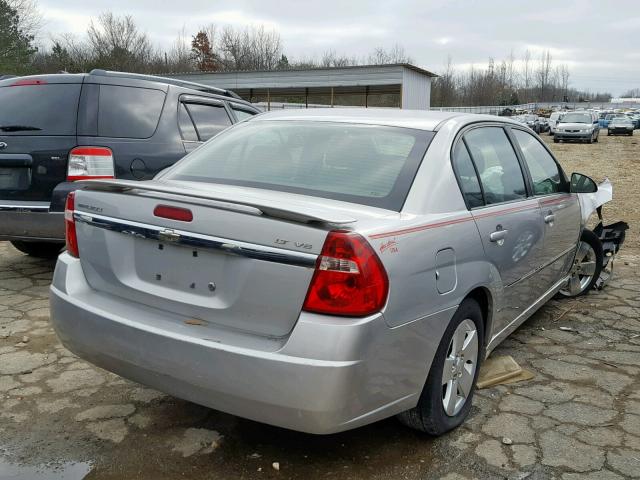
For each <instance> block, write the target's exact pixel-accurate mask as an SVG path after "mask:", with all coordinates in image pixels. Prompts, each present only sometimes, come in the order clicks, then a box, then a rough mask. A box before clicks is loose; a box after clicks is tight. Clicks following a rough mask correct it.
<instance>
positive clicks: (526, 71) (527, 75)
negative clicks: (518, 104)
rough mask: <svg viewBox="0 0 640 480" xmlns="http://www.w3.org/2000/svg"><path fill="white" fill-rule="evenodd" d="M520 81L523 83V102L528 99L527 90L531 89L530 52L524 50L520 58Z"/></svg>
mask: <svg viewBox="0 0 640 480" xmlns="http://www.w3.org/2000/svg"><path fill="white" fill-rule="evenodd" d="M522 80H523V82H524V91H525V101H528V98H529V88H530V87H531V52H530V51H529V49H527V50H525V52H524V55H523V57H522Z"/></svg>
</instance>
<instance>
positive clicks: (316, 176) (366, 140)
mask: <svg viewBox="0 0 640 480" xmlns="http://www.w3.org/2000/svg"><path fill="white" fill-rule="evenodd" d="M433 135H434V133H433V132H425V131H420V130H412V129H407V128H398V127H385V126H376V125H373V126H372V125H356V124H347V123H332V122H310V121H303V122H295V121H261V122H248V123H242V124H238V125H237V126H236V127H234V128H231V129H230V130H228V131H227V132H224V133H222V134H221V135H220V136H218V137H216V138H215V139H214V140H212V141H211V142H209V143H208V144H205V145H204V146H202V147H200V148H199V149H198V150H196V151H194V152H193V153H192V154H190V155H188V156H187V157H185V159H184V160H183V161H181V162H180V163H178V164H177V166H176V168H174V169H172V170H171V171H170V172H169V173H168V176H167V177H165V178H171V179H175V180H188V181H198V182H209V183H223V184H230V185H241V186H247V187H256V188H263V189H268V190H277V191H286V192H293V193H300V194H304V195H311V196H316V197H323V198H330V199H334V200H343V201H348V202H353V203H361V204H364V205H370V206H374V207H381V208H386V209H390V210H396V211H399V210H401V209H402V205H403V204H404V201H405V198H406V196H407V194H408V192H409V189H410V188H411V183H412V182H413V178H414V177H415V174H416V172H417V169H418V167H419V166H420V162H421V160H422V157H423V156H424V153H425V151H426V149H427V146H428V145H429V142H430V141H431V139H432V138H433Z"/></svg>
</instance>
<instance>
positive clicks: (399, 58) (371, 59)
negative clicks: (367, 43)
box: [367, 43, 413, 65]
mask: <svg viewBox="0 0 640 480" xmlns="http://www.w3.org/2000/svg"><path fill="white" fill-rule="evenodd" d="M367 62H368V63H370V64H373V65H386V64H394V63H413V59H412V58H411V57H409V56H408V55H407V54H406V53H405V50H404V47H403V46H401V45H398V44H397V43H396V44H395V45H394V46H393V47H391V48H390V49H389V50H387V49H386V48H384V47H377V48H375V49H374V50H373V52H372V53H371V54H369V56H368V58H367Z"/></svg>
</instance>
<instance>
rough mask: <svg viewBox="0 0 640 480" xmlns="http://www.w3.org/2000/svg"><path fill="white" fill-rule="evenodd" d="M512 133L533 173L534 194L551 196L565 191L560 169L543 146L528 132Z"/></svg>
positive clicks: (518, 131) (514, 130) (530, 171)
mask: <svg viewBox="0 0 640 480" xmlns="http://www.w3.org/2000/svg"><path fill="white" fill-rule="evenodd" d="M512 132H513V134H514V135H515V137H516V139H517V140H518V143H519V144H520V149H521V150H522V154H523V155H524V160H525V162H526V164H527V167H528V168H529V173H531V179H532V180H533V193H534V194H535V195H549V194H551V193H558V192H562V191H564V190H565V189H564V188H563V186H564V181H563V176H562V174H561V173H560V168H559V167H558V164H557V163H556V162H555V160H554V159H553V157H551V155H549V152H547V150H546V149H545V148H544V147H543V146H542V144H541V143H540V142H539V141H538V140H537V139H536V138H535V137H534V136H533V135H531V134H529V133H527V132H523V131H522V130H516V129H513V130H512Z"/></svg>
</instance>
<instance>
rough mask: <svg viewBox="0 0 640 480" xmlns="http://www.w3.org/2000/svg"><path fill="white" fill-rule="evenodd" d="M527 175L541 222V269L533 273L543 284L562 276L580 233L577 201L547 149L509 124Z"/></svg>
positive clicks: (528, 134)
mask: <svg viewBox="0 0 640 480" xmlns="http://www.w3.org/2000/svg"><path fill="white" fill-rule="evenodd" d="M511 131H512V132H513V135H514V137H515V140H516V142H517V144H518V145H519V148H520V151H521V152H522V157H523V159H524V162H525V164H526V165H527V169H528V171H529V174H530V176H531V181H532V186H533V194H534V196H535V198H537V199H538V203H539V205H540V214H541V215H542V219H543V224H544V250H543V264H542V267H543V269H542V270H541V271H540V273H539V274H538V275H537V278H538V279H539V280H540V283H541V284H544V285H545V287H546V288H551V286H552V285H553V284H554V283H556V282H557V281H559V280H560V279H561V278H562V276H564V275H565V274H566V272H567V270H568V268H569V266H570V264H571V261H572V259H573V252H574V250H575V247H576V245H577V242H578V237H579V236H580V218H581V217H580V204H579V203H578V198H577V196H576V195H571V194H570V193H569V182H568V181H567V179H566V177H565V175H564V172H563V171H562V169H561V168H560V166H559V165H558V163H557V162H556V161H555V159H554V158H553V156H552V155H551V153H549V151H548V150H547V149H546V147H545V146H544V145H543V144H542V143H541V142H540V140H538V139H537V138H536V137H535V136H533V135H531V134H530V133H528V132H526V131H524V130H520V129H517V128H513V129H512V130H511Z"/></svg>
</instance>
